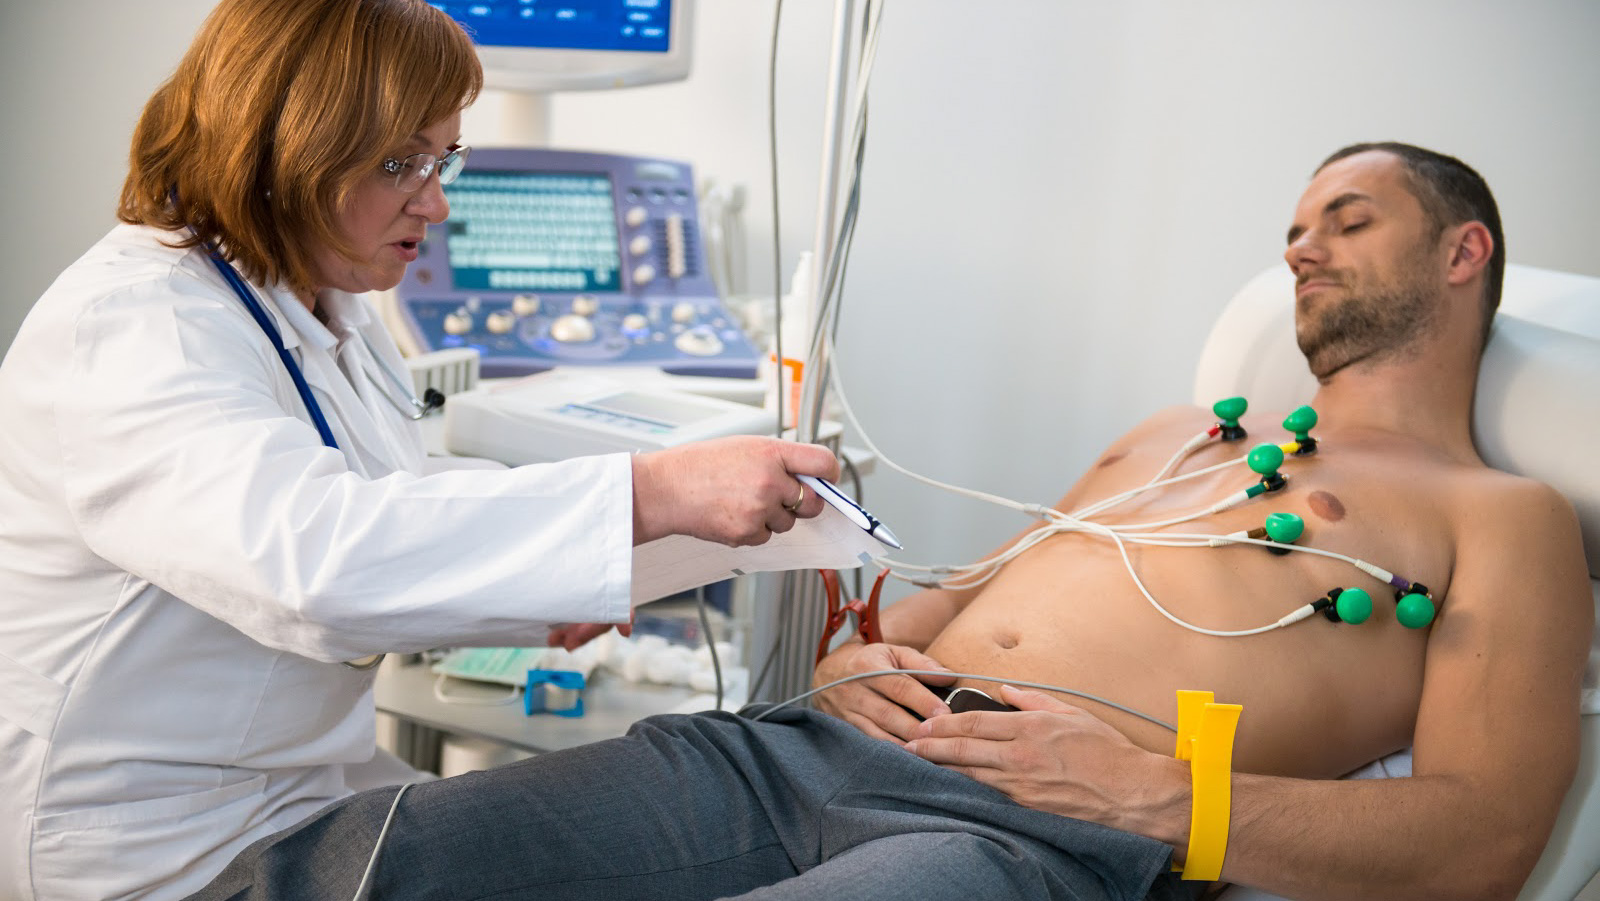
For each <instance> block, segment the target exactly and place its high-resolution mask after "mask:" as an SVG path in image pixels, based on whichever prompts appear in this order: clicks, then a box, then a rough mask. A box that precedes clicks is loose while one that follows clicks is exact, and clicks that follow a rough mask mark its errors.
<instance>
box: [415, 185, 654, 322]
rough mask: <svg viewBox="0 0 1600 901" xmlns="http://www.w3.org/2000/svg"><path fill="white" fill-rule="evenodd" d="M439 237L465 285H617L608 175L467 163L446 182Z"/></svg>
mask: <svg viewBox="0 0 1600 901" xmlns="http://www.w3.org/2000/svg"><path fill="white" fill-rule="evenodd" d="M445 191H446V193H447V195H448V196H449V199H450V219H449V221H448V222H447V223H446V225H445V230H446V231H445V245H446V247H447V248H448V249H449V251H450V272H451V278H452V281H453V282H454V284H455V286H456V287H457V288H459V289H465V290H497V291H534V292H537V291H571V292H612V291H618V290H620V289H621V267H622V252H621V247H620V245H619V243H618V239H617V218H616V203H615V201H614V199H613V197H612V185H611V177H610V176H609V175H607V174H605V173H593V172H575V173H561V172H491V171H478V170H475V169H472V168H471V167H468V168H467V169H466V170H465V171H463V172H462V173H461V175H460V177H459V178H457V179H456V180H455V181H454V182H453V183H451V185H450V186H449V187H448V188H446V189H445Z"/></svg>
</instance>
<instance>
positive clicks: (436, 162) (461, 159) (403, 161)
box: [382, 147, 472, 194]
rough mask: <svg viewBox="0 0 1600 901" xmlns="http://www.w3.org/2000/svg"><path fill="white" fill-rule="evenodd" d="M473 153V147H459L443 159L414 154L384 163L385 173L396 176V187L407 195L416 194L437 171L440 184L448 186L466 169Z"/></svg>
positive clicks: (426, 154)
mask: <svg viewBox="0 0 1600 901" xmlns="http://www.w3.org/2000/svg"><path fill="white" fill-rule="evenodd" d="M470 153H472V148H471V147H457V148H456V149H454V150H452V151H450V152H449V153H447V154H445V155H444V156H443V157H437V156H434V155H433V154H431V153H413V154H411V155H410V156H407V157H401V158H400V159H387V160H384V161H383V164H382V165H383V171H385V172H387V173H389V174H390V175H393V176H394V186H395V187H396V188H399V189H400V190H401V191H404V192H405V193H407V194H415V193H416V192H417V191H418V190H420V189H421V188H422V186H423V185H424V184H427V182H428V176H430V175H432V174H433V173H434V172H435V171H437V172H438V173H439V184H441V185H447V184H449V183H451V182H453V181H455V180H456V176H457V175H460V174H461V170H462V169H464V168H466V165H467V155H468V154H470Z"/></svg>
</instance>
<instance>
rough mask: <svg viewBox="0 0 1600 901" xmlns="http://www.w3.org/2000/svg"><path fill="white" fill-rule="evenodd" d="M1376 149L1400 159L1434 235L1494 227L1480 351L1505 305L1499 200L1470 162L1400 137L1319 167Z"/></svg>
mask: <svg viewBox="0 0 1600 901" xmlns="http://www.w3.org/2000/svg"><path fill="white" fill-rule="evenodd" d="M1371 150H1378V151H1382V152H1384V153H1391V154H1394V155H1395V156H1397V157H1399V158H1400V162H1401V164H1402V165H1403V166H1404V168H1405V173H1406V180H1407V181H1408V182H1409V184H1410V188H1411V195H1412V196H1413V197H1415V198H1417V202H1418V203H1420V204H1422V212H1423V214H1424V215H1426V216H1427V217H1428V221H1429V224H1431V225H1432V226H1433V230H1434V234H1435V235H1438V234H1440V233H1441V232H1443V231H1444V230H1445V229H1446V228H1449V227H1450V226H1453V225H1461V224H1462V223H1464V222H1481V223H1483V227H1484V228H1487V229H1488V230H1489V237H1491V238H1493V239H1494V248H1493V249H1492V250H1491V251H1490V252H1489V262H1488V264H1487V265H1486V266H1485V267H1484V270H1485V271H1484V279H1483V332H1482V344H1481V345H1480V347H1479V349H1480V351H1481V349H1482V347H1483V346H1485V345H1487V344H1488V343H1489V326H1490V324H1491V323H1493V322H1494V313H1495V310H1497V309H1499V308H1500V289H1501V286H1502V283H1503V282H1504V281H1505V273H1506V236H1505V233H1504V231H1502V229H1501V227H1500V208H1499V207H1498V206H1497V205H1496V204H1495V202H1494V194H1493V193H1492V192H1490V190H1489V183H1488V182H1486V181H1484V180H1483V176H1481V175H1479V174H1478V173H1477V172H1476V171H1475V170H1474V169H1473V168H1472V167H1471V166H1468V165H1467V164H1466V163H1463V162H1462V161H1460V160H1458V159H1456V158H1455V157H1453V156H1446V155H1445V154H1442V153H1437V152H1435V151H1432V150H1428V149H1426V148H1423V147H1418V146H1416V145H1414V144H1404V143H1401V142H1399V141H1377V142H1374V143H1367V144H1351V145H1350V146H1349V147H1344V148H1341V149H1340V150H1337V151H1334V153H1333V155H1332V156H1330V157H1328V158H1327V159H1325V160H1323V161H1322V165H1320V166H1318V167H1317V172H1321V171H1322V170H1323V169H1326V168H1327V167H1328V166H1329V165H1331V164H1333V163H1336V162H1338V161H1339V160H1342V159H1344V158H1345V157H1347V156H1354V155H1356V154H1358V153H1366V152H1367V151H1371Z"/></svg>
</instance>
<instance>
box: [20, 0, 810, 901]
mask: <svg viewBox="0 0 1600 901" xmlns="http://www.w3.org/2000/svg"><path fill="white" fill-rule="evenodd" d="M480 85H481V74H480V71H479V68H478V63H477V58H476V56H475V53H474V50H473V47H472V45H471V43H470V41H469V40H468V38H467V37H466V35H465V34H464V33H463V32H462V30H461V29H460V27H458V26H457V25H456V24H455V23H454V22H453V21H451V20H450V19H449V18H448V17H447V16H446V15H444V14H443V13H441V12H439V11H438V10H437V9H434V8H432V7H431V6H429V5H428V4H427V3H425V2H423V0H224V2H223V3H222V4H221V5H220V6H219V7H218V8H217V9H216V10H215V11H214V12H213V13H212V14H211V16H210V18H209V19H208V20H207V21H206V23H205V25H204V26H203V27H202V28H201V30H200V32H199V34H198V35H197V37H196V39H195V41H194V43H193V45H192V46H191V47H190V49H189V51H188V53H187V54H186V55H185V57H184V58H183V60H182V62H181V63H180V65H179V66H178V68H177V70H176V72H175V73H174V74H173V75H172V77H171V78H170V80H168V81H167V82H166V83H165V84H164V85H162V86H161V88H160V89H159V90H158V91H157V92H156V94H155V96H154V97H152V98H151V100H150V102H149V104H148V105H147V106H146V108H145V111H144V114H143V117H142V118H141V120H140V122H139V124H138V127H137V129H136V131H135V134H134V140H133V149H132V154H131V160H130V169H129V173H128V177H127V181H126V183H125V186H124V188H123V193H122V200H121V204H120V207H119V209H118V216H119V218H120V219H121V220H122V222H123V223H124V224H122V225H119V226H118V227H116V228H115V229H113V230H112V231H111V233H110V234H108V235H107V236H106V237H105V238H104V239H102V240H101V241H100V242H99V243H98V244H96V245H95V246H94V247H92V248H91V249H90V250H89V251H88V253H86V254H85V255H84V256H83V257H82V258H81V259H79V260H78V261H77V262H76V263H74V264H72V266H70V267H69V268H68V269H67V270H66V271H65V272H64V273H63V274H62V275H61V277H60V278H59V279H58V280H57V281H56V282H55V284H54V285H52V286H51V288H50V289H49V290H48V291H47V292H46V293H45V294H44V296H43V297H42V298H41V299H40V300H39V301H38V303H37V305H36V306H35V307H34V308H33V310H32V311H31V313H30V314H29V316H28V318H27V320H26V321H25V322H24V323H23V325H22V328H21V331H20V332H19V334H18V335H17V338H16V340H15V342H14V344H13V345H12V347H11V350H10V352H9V353H8V354H7V356H6V358H5V361H4V363H3V364H0V421H4V422H6V423H8V425H7V427H6V428H5V429H3V430H0V623H4V625H3V626H0V685H3V686H4V689H3V692H0V799H4V800H0V897H6V898H15V899H30V901H31V899H38V901H44V899H50V901H55V899H90V898H95V899H103V898H113V897H116V898H132V897H139V898H148V899H168V898H181V897H184V896H187V895H189V894H191V893H193V892H195V891H197V890H199V889H200V888H201V887H203V886H205V885H206V884H207V883H208V882H209V881H211V880H212V879H213V878H214V877H216V876H217V874H218V873H220V872H221V871H222V870H223V868H224V867H225V866H226V865H227V864H228V862H229V861H230V860H231V859H233V858H234V857H235V856H236V855H237V854H238V853H239V851H240V850H241V849H243V848H244V847H245V846H247V845H249V844H250V843H252V842H253V841H255V840H257V839H260V838H263V837H265V836H269V835H271V834H273V833H276V832H279V831H280V830H286V829H289V828H290V827H293V826H295V825H296V824H297V823H299V822H301V821H302V820H304V819H305V818H306V817H307V816H308V815H310V814H312V813H313V812H315V811H317V810H318V809H319V808H322V807H324V806H325V805H328V804H329V803H330V802H333V801H336V800H338V799H340V798H343V797H345V796H347V795H350V794H351V792H352V790H353V789H354V788H359V787H363V783H364V782H371V780H369V779H365V778H364V777H363V776H362V774H361V772H360V771H361V769H362V767H363V766H366V765H368V764H369V762H373V761H375V757H374V754H375V744H374V734H373V733H374V725H373V699H372V680H373V674H372V673H371V672H369V671H364V670H361V669H357V668H353V667H351V666H347V665H345V662H346V661H357V660H360V659H361V658H365V657H368V656H369V655H372V654H376V653H379V652H385V651H396V652H410V651H419V650H422V649H425V648H431V647H437V646H447V645H473V644H489V645H524V644H530V643H536V642H542V641H543V640H544V639H545V634H546V626H547V625H548V624H551V623H563V622H570V623H620V622H626V621H627V620H628V618H629V614H630V605H629V587H630V560H631V548H632V546H633V545H635V544H638V543H641V542H644V541H648V540H650V539H653V538H657V537H660V536H665V535H669V534H688V535H694V536H697V537H700V538H704V539H708V540H712V541H718V542H724V543H727V544H752V543H759V542H762V541H765V540H766V539H767V538H768V537H769V536H770V535H771V533H773V532H781V531H784V530H786V529H788V528H790V527H791V526H792V525H793V524H794V521H795V518H796V517H797V516H802V517H803V516H813V515H816V513H818V512H819V511H820V505H821V501H820V500H819V499H817V498H815V497H811V496H807V494H806V493H805V492H803V491H802V487H801V485H800V483H799V482H797V481H796V479H795V478H794V475H792V474H810V475H815V476H820V477H824V478H833V477H836V476H837V468H836V467H837V463H836V461H835V460H834V458H833V456H832V455H831V454H830V453H829V452H828V451H826V450H825V449H823V448H820V447H815V446H807V445H796V444H790V443H784V442H779V441H776V440H769V439H759V438H742V439H728V440H722V441H715V442H707V443H705V444H702V445H698V446H689V447H684V448H680V449H675V450H670V451H663V452H660V453H654V454H643V455H638V456H633V457H629V456H627V455H622V454H618V455H613V456H605V457H597V458H589V459H579V460H572V461H569V462H565V463H559V464H552V465H544V466H527V467H521V468H516V469H510V470H501V471H484V470H477V471H456V472H443V473H438V474H432V475H426V474H425V473H424V470H425V461H424V454H423V450H422V443H421V439H420V436H419V433H418V430H417V426H416V424H415V423H414V422H413V421H412V420H411V419H410V418H409V415H408V414H409V413H410V412H411V405H410V403H409V400H410V398H409V395H408V394H404V393H401V391H400V390H399V389H398V388H397V386H396V385H395V384H394V382H393V381H392V380H391V379H390V377H389V375H388V374H389V373H392V372H399V373H403V372H404V371H405V368H404V363H403V361H402V360H401V359H400V357H399V354H398V352H397V351H396V349H395V347H394V344H393V342H392V341H391V340H390V338H389V337H388V336H387V335H386V333H385V332H384V330H383V329H382V327H381V326H380V324H379V323H378V322H377V321H376V319H375V318H374V317H373V315H372V312H371V310H370V308H369V307H368V306H367V304H366V303H365V302H364V301H363V300H361V299H360V298H358V297H356V296H354V295H356V294H359V293H361V292H366V291H373V290H381V289H387V288H392V287H394V286H395V285H396V284H397V283H398V282H399V281H400V279H401V276H402V274H403V273H404V271H405V268H406V264H407V263H409V262H411V261H412V260H414V259H415V258H416V255H417V244H418V242H420V241H421V240H422V239H423V237H424V236H425V234H426V233H427V231H428V227H429V226H430V225H438V224H439V223H441V222H442V221H444V219H445V216H446V213H447V212H448V205H447V203H446V201H445V197H444V193H443V190H442V188H441V182H444V181H448V180H450V179H452V178H453V177H454V176H455V174H456V173H457V172H458V171H459V170H460V166H461V164H462V163H463V162H464V161H465V158H466V156H467V148H465V147H462V146H461V145H460V143H459V142H460V132H459V127H460V119H461V110H462V108H463V107H465V106H466V105H467V104H469V103H470V102H471V101H472V100H473V99H474V97H475V96H476V94H477V92H478V89H479V87H480ZM585 634H588V632H587V631H586V632H585ZM394 781H396V782H398V781H402V780H398V779H397V780H394ZM454 781H455V780H446V782H454ZM372 784H381V783H372ZM479 784H482V783H481V782H480V783H479ZM490 784H491V785H492V782H491V783H490ZM440 785H441V787H442V786H443V784H442V783H441V784H440ZM583 788H584V787H582V786H574V787H573V789H574V793H575V799H577V800H580V801H581V792H582V791H583ZM391 793H392V791H391ZM477 825H478V826H480V827H481V828H484V829H494V828H496V826H497V825H498V824H496V823H479V824H477ZM366 841H367V842H369V843H370V841H371V837H370V836H368V837H367V838H366ZM364 861H365V857H364V855H363V854H361V853H358V851H357V850H356V849H352V851H351V855H350V857H349V858H348V859H346V860H342V861H339V862H338V864H339V866H340V867H342V868H343V870H350V869H356V870H359V868H360V866H361V865H362V864H363V862H364ZM305 866H306V872H307V873H311V874H314V873H315V872H317V867H318V864H317V862H315V861H308V862H306V865H305ZM357 875H359V873H358V874H357ZM340 878H343V876H342V875H341V876H340ZM296 892H297V893H298V896H300V897H315V896H316V895H315V894H314V893H310V892H309V890H306V889H298V890H296ZM347 897H348V896H347Z"/></svg>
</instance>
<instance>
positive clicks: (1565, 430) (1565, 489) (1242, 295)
mask: <svg viewBox="0 0 1600 901" xmlns="http://www.w3.org/2000/svg"><path fill="white" fill-rule="evenodd" d="M1315 388H1316V381H1315V380H1314V379H1313V378H1312V376H1311V374H1310V373H1309V372H1308V371H1307V370H1306V365H1305V360H1304V358H1303V357H1302V356H1301V355H1300V352H1299V349H1298V348H1297V347H1296V344H1295V340H1294V277H1293V275H1292V274H1291V273H1290V272H1289V271H1288V270H1287V269H1285V268H1284V267H1283V266H1281V265H1280V266H1276V267H1274V268H1273V269H1271V270H1268V271H1266V272H1263V273H1262V274H1260V275H1259V276H1257V277H1256V278H1255V279H1253V280H1252V281H1251V282H1250V283H1249V284H1247V285H1246V286H1245V287H1244V288H1243V289H1242V290H1241V291H1240V292H1239V293H1238V294H1237V295H1236V296H1235V297H1234V298H1233V300H1232V301H1230V302H1229V303H1228V306H1227V307H1226V308H1225V309H1224V310H1223V312H1222V315H1221V317H1220V318H1219V319H1218V320H1217V323H1216V325H1215V326H1214V327H1213V329H1212V331H1211V335H1210V337H1209V338H1208V339H1207V341H1206V345H1205V348H1204V350H1203V351H1202V353H1201V358H1200V365H1199V367H1198V371H1197V373H1196V377H1195V393H1194V400H1195V402H1196V403H1199V404H1201V405H1202V406H1206V407H1209V406H1210V405H1211V404H1212V403H1213V402H1214V401H1216V400H1217V399H1219V398H1223V397H1229V396H1233V395H1242V396H1244V397H1246V398H1248V399H1249V400H1250V403H1251V406H1253V407H1255V408H1256V409H1284V410H1288V409H1292V408H1293V407H1295V406H1297V405H1299V404H1302V403H1305V402H1306V401H1307V400H1309V399H1310V397H1311V396H1312V393H1313V392H1314V390H1315ZM1473 440H1474V441H1475V442H1476V444H1477V446H1478V452H1479V453H1480V454H1481V455H1482V457H1483V459H1484V461H1485V462H1487V463H1488V464H1489V465H1490V466H1493V467H1496V468H1497V469H1502V470H1505V471H1507V472H1513V473H1517V474H1519V475H1524V476H1528V477H1530V478H1534V479H1538V480H1539V481H1541V482H1544V483H1546V484H1548V485H1550V486H1551V487H1554V488H1556V489H1558V490H1559V491H1561V492H1562V493H1563V494H1565V495H1566V496H1567V498H1568V499H1569V500H1570V501H1571V502H1572V504H1573V506H1574V507H1576V508H1577V511H1578V518H1579V521H1580V523H1581V525H1582V528H1583V534H1584V553H1585V556H1586V557H1587V558H1588V562H1589V573H1590V576H1591V579H1590V588H1591V590H1592V591H1593V593H1594V597H1595V602H1596V606H1597V607H1600V578H1597V576H1600V466H1597V465H1596V461H1597V459H1600V457H1597V451H1596V449H1597V448H1600V278H1590V277H1587V276H1580V275H1573V274H1570V273H1564V272H1555V271H1551V270H1547V269H1536V268H1531V267H1526V266H1515V265H1513V266H1507V267H1506V277H1505V289H1504V292H1503V294H1502V299H1501V304H1500V313H1499V315H1498V317H1497V318H1496V319H1495V325H1494V329H1493V332H1492V334H1491V336H1490V339H1489V345H1488V347H1487V349H1486V350H1485V352H1484V359H1483V364H1482V366H1481V368H1480V373H1479V381H1478V396H1477V406H1476V409H1475V410H1474V416H1473ZM1597 671H1600V627H1597V630H1596V634H1595V641H1594V642H1593V643H1592V644H1591V646H1590V651H1589V666H1588V670H1587V671H1586V672H1585V674H1584V690H1583V707H1582V714H1581V721H1582V742H1583V746H1582V755H1581V758H1580V760H1579V763H1578V774H1577V777H1576V779H1575V780H1574V782H1573V785H1572V788H1571V789H1570V790H1569V791H1568V792H1567V797H1566V801H1565V803H1564V804H1563V805H1562V808H1561V815H1560V818H1559V820H1558V821H1557V823H1556V827H1555V832H1554V834H1553V835H1551V837H1550V842H1549V844H1548V845H1546V847H1545V851H1544V855H1543V857H1541V858H1540V860H1539V864H1538V866H1537V867H1535V868H1534V871H1533V874H1532V875H1531V876H1530V877H1529V879H1528V882H1527V884H1526V885H1525V886H1524V887H1523V890H1522V894H1521V895H1520V896H1519V897H1520V899H1521V901H1572V899H1573V898H1574V897H1575V896H1576V895H1577V894H1578V893H1579V892H1580V891H1581V890H1582V889H1583V888H1584V886H1585V885H1587V884H1588V883H1589V881H1590V880H1591V879H1592V878H1594V876H1595V874H1596V873H1597V872H1600V689H1597V686H1596V681H1597ZM1369 769H1370V770H1382V771H1385V772H1386V773H1387V774H1388V775H1404V774H1407V773H1409V772H1410V758H1409V754H1407V753H1402V754H1400V755H1396V757H1394V758H1390V759H1386V760H1384V761H1381V762H1380V764H1379V765H1377V766H1376V767H1373V768H1369ZM1222 898H1223V899H1224V901H1282V899H1278V898H1277V896H1275V895H1270V894H1265V893H1262V892H1258V891H1254V890H1251V889H1245V888H1240V887H1234V888H1230V889H1228V890H1227V891H1226V892H1224V893H1223V895H1222Z"/></svg>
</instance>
